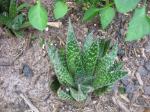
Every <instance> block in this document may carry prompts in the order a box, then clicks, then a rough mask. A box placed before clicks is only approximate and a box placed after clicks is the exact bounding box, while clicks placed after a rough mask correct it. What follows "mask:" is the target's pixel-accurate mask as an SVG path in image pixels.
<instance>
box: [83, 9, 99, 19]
mask: <svg viewBox="0 0 150 112" xmlns="http://www.w3.org/2000/svg"><path fill="white" fill-rule="evenodd" d="M99 10H100V9H99V8H96V7H91V8H89V9H88V10H87V11H86V12H85V13H84V17H83V21H89V20H91V19H93V17H94V16H96V15H97V14H98V13H99Z"/></svg>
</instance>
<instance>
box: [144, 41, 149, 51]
mask: <svg viewBox="0 0 150 112" xmlns="http://www.w3.org/2000/svg"><path fill="white" fill-rule="evenodd" d="M145 51H146V52H150V42H148V43H147V44H146V46H145Z"/></svg>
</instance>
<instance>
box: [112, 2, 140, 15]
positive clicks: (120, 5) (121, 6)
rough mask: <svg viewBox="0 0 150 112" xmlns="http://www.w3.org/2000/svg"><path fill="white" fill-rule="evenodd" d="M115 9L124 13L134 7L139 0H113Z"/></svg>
mask: <svg viewBox="0 0 150 112" xmlns="http://www.w3.org/2000/svg"><path fill="white" fill-rule="evenodd" d="M114 1H115V5H116V7H117V10H118V11H119V12H121V13H126V12H128V11H130V10H132V9H134V8H135V7H136V6H137V4H138V3H139V2H140V1H141V0H114Z"/></svg>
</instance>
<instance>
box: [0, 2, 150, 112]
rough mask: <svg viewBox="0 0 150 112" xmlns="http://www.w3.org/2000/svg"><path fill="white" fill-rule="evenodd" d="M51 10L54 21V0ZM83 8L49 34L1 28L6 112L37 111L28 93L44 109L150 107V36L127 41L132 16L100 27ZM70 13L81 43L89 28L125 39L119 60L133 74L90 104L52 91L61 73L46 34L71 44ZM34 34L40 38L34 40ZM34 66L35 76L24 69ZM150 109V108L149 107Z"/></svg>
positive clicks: (0, 83)
mask: <svg viewBox="0 0 150 112" xmlns="http://www.w3.org/2000/svg"><path fill="white" fill-rule="evenodd" d="M43 3H44V4H45V6H46V7H47V8H48V11H49V15H50V16H49V18H50V19H49V21H54V18H53V15H52V4H53V1H51V0H50V1H49V0H43ZM79 11H80V9H78V8H74V9H72V10H71V11H70V12H69V14H68V15H67V16H66V17H65V18H64V19H62V20H60V21H61V22H62V23H63V25H62V26H61V27H60V28H51V27H50V28H49V30H48V31H45V32H44V33H43V34H41V33H38V32H37V31H30V32H29V33H27V34H26V35H25V37H24V38H22V39H19V38H14V37H11V38H10V36H9V37H8V36H7V33H6V32H4V29H0V112H31V107H29V105H28V104H27V102H26V101H25V100H24V99H23V98H22V95H23V96H25V97H26V98H27V99H29V100H30V101H31V103H32V104H33V105H34V106H35V107H36V108H37V109H38V110H39V111H40V112H82V111H83V112H124V111H129V112H143V110H144V108H149V107H150V61H149V60H150V38H148V37H147V38H144V39H143V40H141V41H137V42H132V43H126V42H124V37H125V33H126V27H127V23H128V21H129V18H130V15H122V14H118V15H117V16H116V18H115V19H114V21H113V23H112V24H111V26H110V27H109V28H108V29H107V30H106V31H102V30H100V27H99V23H98V20H97V18H96V19H95V20H93V22H90V23H82V22H81V21H80V20H81V15H82V12H81V13H79ZM67 17H70V18H71V20H72V23H73V25H74V28H75V31H76V35H77V37H78V40H79V41H80V42H82V41H83V39H84V37H85V35H86V33H87V32H89V31H94V35H95V37H96V36H101V37H105V38H111V39H112V41H116V40H118V41H119V53H118V59H119V60H122V61H124V62H125V66H124V68H125V69H126V70H127V71H128V72H129V73H128V77H125V78H124V79H123V80H121V81H118V82H117V83H116V84H115V85H114V87H113V92H109V93H108V94H105V95H102V96H100V97H97V98H93V100H92V102H90V104H89V105H88V106H86V107H84V108H82V109H81V108H76V107H73V106H71V105H69V104H65V103H63V102H61V101H60V100H59V99H58V98H57V96H56V95H55V94H53V93H52V92H51V91H50V89H49V81H51V77H52V76H53V75H54V74H55V73H54V71H53V69H52V67H51V65H50V63H49V59H48V56H47V51H46V48H45V47H44V46H41V45H40V43H41V39H39V38H41V37H43V38H45V39H47V40H50V41H52V42H53V43H56V44H57V45H58V46H62V45H64V44H65V38H66V32H67V21H68V18H67ZM32 37H36V39H34V40H31V38H32ZM25 64H26V65H28V67H27V68H28V69H29V70H30V73H29V76H27V75H25V73H24V72H23V70H24V65H25ZM120 85H123V86H124V87H125V89H126V92H125V93H124V94H119V93H118V86H120ZM146 112H147V111H146Z"/></svg>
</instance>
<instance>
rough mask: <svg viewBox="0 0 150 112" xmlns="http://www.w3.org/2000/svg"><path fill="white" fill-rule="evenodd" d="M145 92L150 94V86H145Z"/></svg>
mask: <svg viewBox="0 0 150 112" xmlns="http://www.w3.org/2000/svg"><path fill="white" fill-rule="evenodd" d="M144 94H145V95H150V86H145V87H144Z"/></svg>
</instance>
